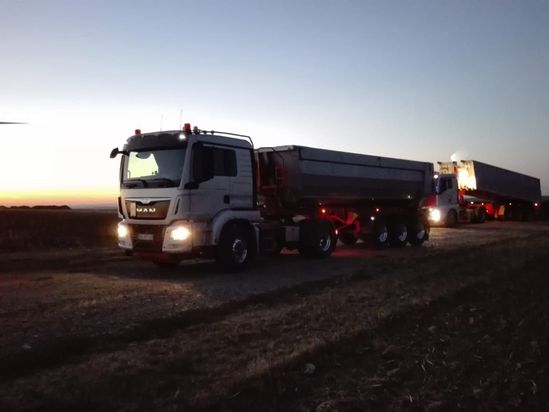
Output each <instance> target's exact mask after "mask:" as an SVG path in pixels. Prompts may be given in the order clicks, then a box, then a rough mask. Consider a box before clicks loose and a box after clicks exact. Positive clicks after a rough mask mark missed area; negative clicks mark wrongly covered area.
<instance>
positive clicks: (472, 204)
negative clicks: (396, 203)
mask: <svg viewBox="0 0 549 412" xmlns="http://www.w3.org/2000/svg"><path fill="white" fill-rule="evenodd" d="M439 170H440V172H441V174H442V179H446V180H448V179H450V177H452V176H454V177H455V180H456V183H457V190H458V192H457V194H456V196H455V198H456V200H455V203H456V204H458V205H459V214H455V215H454V217H459V218H462V220H469V221H472V222H477V223H478V222H483V221H484V219H485V218H486V217H488V218H494V219H513V220H530V219H532V218H533V217H534V216H535V215H536V214H537V212H538V210H539V206H540V199H541V186H540V180H539V179H538V178H536V177H532V176H527V175H525V174H522V173H518V172H514V171H511V170H507V169H503V168H501V167H497V166H492V165H489V164H486V163H482V162H479V161H477V160H462V161H461V162H459V163H458V162H447V163H440V162H439ZM442 186H444V189H445V190H448V191H449V190H455V188H452V187H450V186H452V185H451V184H450V185H447V184H445V185H442ZM444 196H445V195H444ZM439 202H441V203H442V200H439ZM439 206H442V205H439ZM456 207H457V206H456ZM451 213H453V212H451ZM467 218H468V219H467ZM450 220H451V221H452V222H453V221H454V219H453V218H452V219H450Z"/></svg>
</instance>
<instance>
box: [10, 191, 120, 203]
mask: <svg viewBox="0 0 549 412" xmlns="http://www.w3.org/2000/svg"><path fill="white" fill-rule="evenodd" d="M117 197H118V190H117V189H54V190H51V189H50V190H46V189H39V190H33V191H18V192H15V191H10V192H9V193H1V192H0V206H36V205H57V206H60V205H68V206H77V207H78V206H82V205H90V206H93V205H98V206H99V205H109V204H112V206H113V207H116V202H117Z"/></svg>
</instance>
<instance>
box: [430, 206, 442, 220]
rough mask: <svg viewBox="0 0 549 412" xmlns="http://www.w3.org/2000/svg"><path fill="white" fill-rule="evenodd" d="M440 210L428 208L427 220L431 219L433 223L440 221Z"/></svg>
mask: <svg viewBox="0 0 549 412" xmlns="http://www.w3.org/2000/svg"><path fill="white" fill-rule="evenodd" d="M440 217H441V216H440V210H438V209H429V220H432V221H433V222H435V223H438V222H440Z"/></svg>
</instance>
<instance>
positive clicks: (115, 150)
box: [110, 147, 120, 159]
mask: <svg viewBox="0 0 549 412" xmlns="http://www.w3.org/2000/svg"><path fill="white" fill-rule="evenodd" d="M119 153H120V151H119V150H118V147H115V148H114V149H112V150H111V154H110V158H111V159H114V158H115V157H116V156H118V154H119Z"/></svg>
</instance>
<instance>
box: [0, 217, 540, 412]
mask: <svg viewBox="0 0 549 412" xmlns="http://www.w3.org/2000/svg"><path fill="white" fill-rule="evenodd" d="M10 213H11V214H10ZM7 214H8V215H7ZM6 216H9V218H6ZM21 216H23V217H21ZM66 216H68V217H67V219H66V220H65V217H66ZM17 219H19V220H17ZM14 222H19V223H17V224H14ZM115 224H116V216H113V215H111V214H108V213H103V214H96V213H91V212H75V211H64V212H63V211H56V212H55V213H54V212H49V213H48V212H45V211H39V212H38V211H34V212H33V211H16V212H14V211H2V212H1V213H0V228H2V230H3V235H2V236H3V237H2V238H0V239H2V240H3V241H5V243H4V245H12V246H11V247H10V248H4V249H3V252H2V253H0V273H1V274H0V322H1V330H2V334H1V335H0V410H2V411H11V410H14V411H30V410H40V411H55V410H59V411H73V410H79V411H91V410H94V411H112V410H119V411H134V410H157V411H166V410H178V411H189V410H193V411H194V410H198V411H226V410H229V411H319V412H328V411H367V410H375V411H430V412H433V411H449V410H450V411H453V410H463V411H472V410H486V411H497V410H501V411H509V410H516V411H525V410H528V411H536V410H539V411H542V410H543V411H545V410H549V352H548V351H549V347H548V342H549V340H548V337H549V336H548V335H549V329H548V328H547V324H548V323H549V276H548V274H549V254H548V250H549V225H547V224H546V223H543V222H535V223H518V222H517V223H515V222H487V223H485V224H482V225H464V226H461V227H459V228H455V229H434V230H433V232H432V239H431V240H430V241H429V242H428V243H427V244H425V245H424V246H422V247H406V248H403V249H398V250H381V251H378V250H372V249H368V248H367V247H365V246H364V245H362V244H360V243H359V244H357V245H354V246H352V247H348V246H342V245H339V246H340V247H339V248H338V250H336V252H335V254H334V255H333V256H332V257H331V258H329V259H327V260H322V261H317V260H306V259H303V258H301V257H300V256H298V255H297V254H296V253H294V252H288V251H285V252H283V254H282V255H281V256H278V257H276V258H260V259H259V261H258V262H257V263H256V265H255V267H254V268H253V269H252V270H250V271H248V272H245V273H239V274H230V275H228V274H222V273H220V272H218V271H217V268H216V266H215V265H214V264H213V263H212V262H207V261H191V262H184V263H182V264H181V265H180V266H179V267H177V268H175V269H171V270H160V269H158V268H156V267H154V266H153V265H150V264H148V263H145V262H139V261H136V260H134V259H132V258H130V257H126V256H124V255H123V253H121V252H120V251H118V250H117V249H116V248H114V247H112V246H111V245H112V243H109V242H112V241H114V237H113V236H114V227H115ZM43 225H44V226H47V229H42V228H43ZM18 227H22V228H25V230H24V231H22V232H21V233H26V235H25V236H23V235H20V234H18V232H17V228H18ZM7 230H11V232H10V233H11V234H10V235H9V236H8V235H6V231H7ZM33 233H41V235H38V234H36V235H35V234H33ZM54 233H55V234H56V235H55V236H54V235H53V234H54ZM23 238H25V239H26V240H25V241H22V240H21V239H23ZM54 239H64V240H63V241H55V240H54ZM18 242H19V243H18ZM21 248H24V249H25V250H21Z"/></svg>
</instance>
